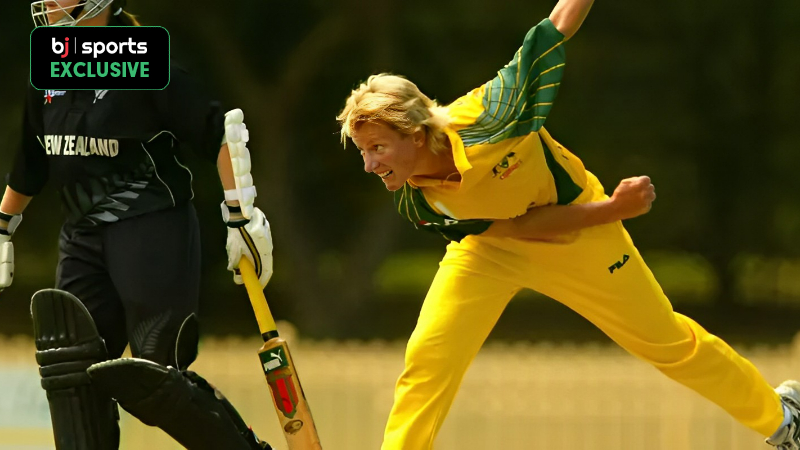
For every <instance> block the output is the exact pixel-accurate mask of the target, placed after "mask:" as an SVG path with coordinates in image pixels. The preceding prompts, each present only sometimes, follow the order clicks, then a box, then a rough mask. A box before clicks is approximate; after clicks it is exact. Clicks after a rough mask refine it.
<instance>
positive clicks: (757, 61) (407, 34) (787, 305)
mask: <svg viewBox="0 0 800 450" xmlns="http://www.w3.org/2000/svg"><path fill="white" fill-rule="evenodd" d="M7 3H8V4H6V5H5V6H6V7H5V8H4V11H5V13H4V26H3V32H2V39H0V55H2V63H0V80H2V81H3V89H2V90H0V146H1V148H2V149H1V150H0V151H2V152H3V153H2V154H3V155H4V156H3V158H0V173H5V172H7V171H8V169H9V167H10V164H11V161H12V157H13V154H14V152H15V150H16V148H17V146H18V144H19V140H20V128H21V118H22V105H23V100H24V92H25V86H26V83H27V77H28V34H29V33H30V31H31V29H32V28H33V23H32V21H31V20H30V14H29V10H28V3H26V2H7ZM554 5H555V1H540V2H518V1H512V0H494V1H491V2H488V1H475V0H460V1H455V0H440V1H436V2H429V1H421V0H407V1H403V2H401V1H399V0H372V1H370V2H365V1H354V0H342V1H336V2H330V1H321V0H315V1H303V0H300V1H291V2H255V1H250V0H246V1H238V2H223V3H220V2H212V1H207V0H196V1H192V2H164V1H157V0H131V1H130V2H129V4H128V8H127V9H128V10H130V11H131V12H133V13H135V14H138V15H139V16H140V19H141V21H142V22H143V23H144V24H145V25H160V26H164V27H166V28H167V29H168V30H169V32H170V35H171V38H172V55H173V58H174V59H175V60H177V61H179V62H181V63H182V64H183V65H184V66H186V67H188V68H189V69H190V71H191V72H192V73H193V74H194V76H195V77H196V78H197V79H199V80H201V81H202V82H203V83H204V84H205V85H206V86H207V88H208V89H210V90H211V91H213V92H214V93H216V96H217V97H218V98H219V99H221V100H222V101H223V102H224V104H225V105H226V106H229V107H240V108H242V109H243V110H244V111H245V117H246V119H245V120H246V123H247V125H248V128H249V129H250V130H251V143H250V149H251V152H252V157H253V163H254V168H253V173H254V176H255V178H256V185H257V188H258V192H259V197H258V201H257V204H258V206H259V207H260V208H261V209H263V210H264V212H265V213H266V214H267V217H268V218H269V220H270V222H271V224H272V227H273V236H274V240H275V269H276V270H275V276H274V277H273V281H272V282H271V283H270V285H269V286H268V288H267V294H268V298H269V300H270V303H271V306H272V308H273V312H274V313H275V315H276V317H278V318H280V319H285V320H288V321H290V322H292V323H294V324H295V325H297V327H298V328H299V330H300V332H301V334H302V335H304V336H309V337H312V338H317V339H320V338H337V339H341V338H359V339H371V338H381V339H398V338H405V337H407V336H408V334H409V333H410V332H411V330H412V328H413V326H414V323H415V318H416V315H417V312H418V310H419V306H420V304H421V302H422V300H423V298H424V295H425V291H426V288H427V286H428V284H429V282H430V280H431V279H432V277H433V274H434V273H435V271H436V268H437V262H438V260H439V259H440V258H441V256H442V255H443V254H444V246H445V241H444V240H443V239H442V238H440V237H438V236H435V235H433V234H430V235H429V234H427V233H422V232H417V231H415V230H414V229H413V227H411V226H410V225H409V224H408V223H406V222H405V221H404V220H403V219H401V218H400V217H399V216H398V215H397V214H396V212H395V211H394V210H393V207H392V196H391V194H390V193H389V192H387V191H386V190H385V189H384V188H383V187H382V185H381V183H380V181H379V180H377V179H376V178H375V177H374V176H370V175H367V174H364V173H363V171H362V167H363V165H362V162H361V159H360V157H359V155H358V153H357V152H356V151H355V150H354V148H353V147H352V146H350V147H349V148H347V149H342V146H341V144H340V142H339V136H338V129H337V124H336V122H335V120H334V117H335V116H336V114H337V113H338V111H339V109H340V108H341V106H342V105H343V102H344V100H345V98H346V97H347V95H348V94H349V92H350V90H351V89H352V88H354V87H355V86H356V85H357V83H358V82H359V81H361V80H363V79H365V78H366V77H367V76H369V75H370V74H372V73H376V72H382V71H390V72H394V73H399V74H404V75H407V76H408V77H409V78H411V79H412V80H414V81H416V82H417V83H418V85H419V86H420V88H421V89H422V90H423V92H426V93H427V94H429V95H430V96H432V97H435V98H436V99H438V100H439V101H440V102H442V103H449V102H450V101H452V100H454V99H455V98H457V97H458V96H460V95H462V94H463V93H465V92H467V91H468V90H470V89H472V88H474V87H477V86H478V85H480V84H482V83H484V82H485V81H487V80H489V79H490V78H492V77H493V76H494V74H495V72H496V71H497V70H498V69H499V68H500V67H502V66H503V65H504V64H505V63H506V62H508V60H509V59H510V58H511V56H512V55H513V53H514V51H516V49H517V48H518V46H519V45H520V44H521V41H522V38H523V36H524V35H525V33H526V32H527V30H528V29H529V28H530V27H531V26H533V25H535V24H536V23H538V22H539V21H540V20H541V19H542V18H544V17H546V16H547V15H548V14H549V13H550V11H551V9H552V7H553V6H554ZM799 23H800V5H798V3H797V2H796V1H794V0H761V1H755V0H732V1H720V0H709V1H704V2H697V1H694V0H676V1H673V2H668V3H662V2H637V1H633V0H620V1H616V2H597V4H596V5H595V7H594V9H593V11H592V13H591V14H590V16H589V19H588V20H587V22H586V23H585V25H584V27H583V28H582V29H581V31H580V32H579V33H578V34H577V35H576V37H575V38H573V39H572V40H571V41H570V42H569V44H568V45H567V61H568V68H567V70H566V76H565V79H564V81H563V85H562V88H561V92H560V94H559V97H558V100H557V102H556V105H555V107H554V109H553V111H552V113H551V115H550V118H549V120H548V122H547V126H548V129H549V130H550V132H551V133H552V134H553V135H554V136H555V137H556V139H558V140H559V141H560V142H562V143H563V144H564V145H565V146H567V147H568V148H570V149H571V150H572V151H573V152H574V153H576V154H577V155H578V156H579V157H581V158H582V159H583V161H584V163H585V164H586V166H587V168H588V169H589V170H591V171H592V172H594V173H595V174H596V175H598V177H599V178H600V179H601V181H603V183H604V184H605V186H606V188H607V189H608V190H611V189H613V187H614V186H615V185H616V184H617V182H618V181H619V180H620V179H622V178H625V177H629V176H635V175H642V174H646V175H649V176H651V177H652V179H653V181H654V184H655V185H656V187H657V192H658V200H657V201H656V203H655V205H654V208H653V210H652V212H650V213H649V214H648V215H646V216H643V217H641V218H637V219H635V220H632V221H630V222H628V223H627V224H626V226H627V228H628V229H629V231H630V232H631V234H632V236H633V238H634V240H635V242H637V245H638V247H639V248H640V249H641V251H642V253H643V254H644V257H645V259H646V260H647V262H648V263H649V264H650V266H651V268H652V269H653V271H654V272H655V274H656V277H657V278H658V279H659V281H660V282H661V283H662V285H663V287H664V289H665V291H666V293H667V295H668V296H670V298H671V299H672V300H673V302H674V304H675V307H676V309H677V310H679V311H681V312H684V313H687V314H689V315H691V316H693V317H694V318H696V319H697V320H698V321H699V322H700V323H703V324H704V325H705V326H706V327H707V328H708V329H709V330H710V331H712V332H715V333H717V334H720V335H721V336H723V337H725V338H728V339H733V340H736V341H743V340H744V341H769V342H780V341H783V342H786V341H788V340H789V339H790V337H791V336H792V335H793V334H794V333H795V332H796V331H797V329H798V320H797V317H800V202H798V191H799V190H800V183H798V177H797V174H796V168H797V167H798V166H800V151H798V147H799V146H800V127H798V126H797V124H796V123H795V122H796V120H797V116H798V107H797V103H798V100H800V83H799V82H798V81H800V51H799V50H800V45H799V43H800V26H798V24H799ZM191 163H192V164H191V168H192V170H193V171H194V174H195V186H194V188H195V192H196V193H197V196H196V199H195V205H196V206H197V209H198V212H199V215H200V217H201V224H202V235H203V250H204V252H203V275H204V279H203V293H202V303H201V308H202V309H201V321H202V324H203V327H204V330H205V332H206V333H211V334H240V335H248V336H253V335H256V333H258V331H257V326H256V324H255V321H254V320H253V318H252V312H251V310H250V306H249V303H248V301H247V298H246V296H245V294H244V290H243V288H241V287H237V286H235V285H234V284H233V283H232V282H231V278H230V275H229V273H228V272H226V271H225V265H226V259H225V248H224V247H225V227H224V225H223V224H222V222H221V219H220V216H219V207H218V203H219V202H220V201H221V199H222V193H221V188H220V186H219V181H218V179H217V177H216V171H215V168H214V167H213V166H211V165H208V164H204V163H202V162H200V161H192V162H191ZM60 222H61V215H60V212H59V210H58V201H57V199H56V197H55V195H54V193H53V192H52V191H50V190H48V191H46V192H45V193H43V194H42V195H41V196H39V197H37V198H36V199H35V200H34V202H33V203H32V205H31V207H30V208H29V210H28V211H26V212H25V220H24V221H23V223H22V225H21V227H20V228H19V230H18V232H17V234H16V235H15V237H14V243H15V246H16V253H17V270H16V278H15V281H14V285H13V286H12V287H11V288H9V289H7V290H5V291H4V292H2V294H0V333H5V334H17V333H30V332H31V324H30V320H29V318H28V307H29V303H28V302H29V299H30V296H31V294H32V293H33V292H35V291H36V290H37V289H41V288H45V287H51V286H52V285H53V280H54V273H55V264H56V258H57V253H56V239H57V233H58V228H59V226H60ZM142 245H146V242H144V243H142ZM492 338H495V339H524V340H543V339H548V340H553V339H556V340H558V339H565V340H576V341H586V340H605V338H604V337H603V336H602V335H601V334H600V332H598V331H596V330H595V329H594V328H593V327H592V326H591V325H590V324H588V323H587V322H586V321H585V320H583V319H582V318H580V317H578V316H577V315H575V314H574V313H572V312H571V311H569V310H567V309H566V308H564V307H563V306H561V305H559V304H558V303H556V302H554V301H552V300H549V299H546V298H543V297H541V296H538V295H536V294H534V293H523V294H521V295H520V296H519V297H518V298H517V299H515V301H513V302H512V303H511V305H510V306H509V308H508V310H507V311H506V314H505V315H504V316H503V318H502V319H501V320H500V323H499V324H498V327H497V328H496V329H495V331H494V333H493V335H492Z"/></svg>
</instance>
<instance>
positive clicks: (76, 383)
mask: <svg viewBox="0 0 800 450" xmlns="http://www.w3.org/2000/svg"><path fill="white" fill-rule="evenodd" d="M31 316H32V317H33V329H34V338H35V341H36V350H37V351H36V361H37V362H38V363H39V373H40V374H41V376H42V387H43V388H44V390H45V391H46V392H47V401H48V403H49V404H50V419H51V421H52V424H53V435H54V438H55V444H56V449H57V450H110V449H117V448H118V447H119V424H118V421H119V412H118V410H117V405H116V403H115V402H114V401H113V400H111V398H110V397H109V396H107V395H105V394H102V393H100V392H97V391H96V390H95V389H94V387H93V386H92V384H91V380H90V378H89V375H88V374H87V373H86V369H87V368H89V366H91V365H92V364H95V363H98V362H101V361H104V360H106V359H107V358H108V355H107V352H106V347H105V344H104V343H103V339H102V338H100V336H99V334H98V333H97V328H96V327H95V324H94V321H93V320H92V316H91V315H90V314H89V311H87V310H86V307H85V306H83V304H82V303H81V302H80V300H78V299H77V298H76V297H75V296H73V295H72V294H69V293H68V292H65V291H61V290H57V289H44V290H41V291H38V292H36V293H35V294H33V298H32V299H31Z"/></svg>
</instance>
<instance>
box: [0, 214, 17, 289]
mask: <svg viewBox="0 0 800 450" xmlns="http://www.w3.org/2000/svg"><path fill="white" fill-rule="evenodd" d="M21 221H22V214H6V213H4V212H2V211H0V291H2V290H3V289H5V288H7V287H9V286H11V282H12V281H14V244H13V243H12V242H11V236H12V235H13V234H14V231H15V230H16V229H17V226H19V223H20V222H21Z"/></svg>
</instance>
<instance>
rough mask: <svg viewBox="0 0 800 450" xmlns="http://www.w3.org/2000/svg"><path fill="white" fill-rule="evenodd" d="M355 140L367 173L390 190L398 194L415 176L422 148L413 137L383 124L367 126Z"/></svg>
mask: <svg viewBox="0 0 800 450" xmlns="http://www.w3.org/2000/svg"><path fill="white" fill-rule="evenodd" d="M351 138H352V139H353V143H354V144H356V147H358V149H359V150H360V151H361V157H362V158H363V159H364V171H365V172H367V173H374V174H375V175H377V176H378V177H380V179H381V180H382V181H383V184H384V185H385V186H386V189H388V190H390V191H396V190H398V189H400V188H401V187H403V185H404V184H405V182H406V181H407V180H408V179H409V178H410V177H411V176H412V175H414V170H415V168H416V166H417V155H418V152H419V151H420V146H419V144H417V143H415V142H414V138H413V136H412V135H406V134H402V133H400V132H399V131H397V130H395V129H394V128H392V127H390V126H388V125H386V124H385V123H383V122H366V123H363V124H361V125H359V126H357V127H356V129H355V130H354V131H353V133H352V136H351Z"/></svg>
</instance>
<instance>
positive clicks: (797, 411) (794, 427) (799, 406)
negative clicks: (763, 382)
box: [767, 380, 800, 450]
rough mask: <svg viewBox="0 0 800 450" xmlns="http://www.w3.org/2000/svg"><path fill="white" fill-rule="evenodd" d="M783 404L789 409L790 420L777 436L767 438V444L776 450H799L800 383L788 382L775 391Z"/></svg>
mask: <svg viewBox="0 0 800 450" xmlns="http://www.w3.org/2000/svg"><path fill="white" fill-rule="evenodd" d="M775 392H777V393H778V395H780V396H781V401H783V404H784V405H785V406H786V407H787V408H789V411H790V412H791V414H792V420H791V421H790V422H789V425H787V426H785V427H784V428H783V429H782V430H780V431H781V432H780V434H778V436H773V437H771V438H767V444H770V445H772V446H775V448H776V449H777V450H800V382H797V381H794V380H789V381H784V382H783V383H781V385H780V386H778V387H777V389H775Z"/></svg>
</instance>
